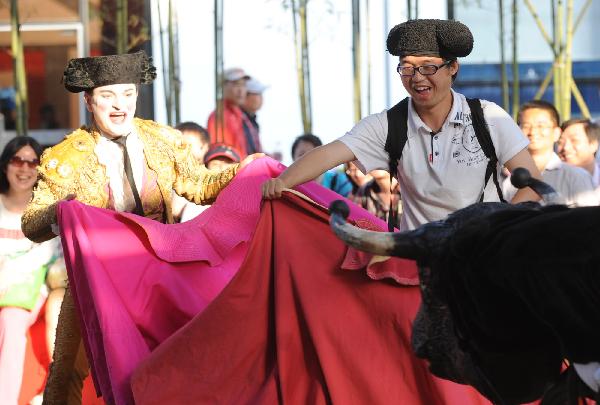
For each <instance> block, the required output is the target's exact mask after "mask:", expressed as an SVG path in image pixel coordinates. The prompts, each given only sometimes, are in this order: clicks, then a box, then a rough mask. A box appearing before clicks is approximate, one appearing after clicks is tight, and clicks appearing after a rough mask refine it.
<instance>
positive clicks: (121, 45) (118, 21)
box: [115, 0, 129, 54]
mask: <svg viewBox="0 0 600 405" xmlns="http://www.w3.org/2000/svg"><path fill="white" fill-rule="evenodd" d="M127 2H128V0H117V7H116V16H115V25H116V35H117V38H116V42H117V44H116V45H117V47H116V48H117V53H119V54H121V53H127V51H128V50H129V24H128V22H129V15H128V10H127V9H128V4H127Z"/></svg>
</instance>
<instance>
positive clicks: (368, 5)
mask: <svg viewBox="0 0 600 405" xmlns="http://www.w3.org/2000/svg"><path fill="white" fill-rule="evenodd" d="M370 10H371V7H370V4H369V0H365V20H366V23H367V100H366V102H367V115H371V17H370Z"/></svg>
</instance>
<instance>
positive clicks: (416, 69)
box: [396, 59, 456, 77]
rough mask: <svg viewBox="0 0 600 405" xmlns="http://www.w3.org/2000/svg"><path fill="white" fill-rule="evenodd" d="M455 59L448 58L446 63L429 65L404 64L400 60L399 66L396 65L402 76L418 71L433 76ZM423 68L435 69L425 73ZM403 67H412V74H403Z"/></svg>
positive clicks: (411, 75)
mask: <svg viewBox="0 0 600 405" xmlns="http://www.w3.org/2000/svg"><path fill="white" fill-rule="evenodd" d="M455 60H456V59H448V60H447V61H445V62H444V63H441V64H439V65H435V64H428V65H421V66H402V62H400V63H398V66H396V72H398V74H399V75H400V77H413V76H414V75H415V74H416V73H417V72H419V74H421V75H423V76H433V75H434V74H436V73H437V72H438V70H440V69H441V68H443V67H446V66H449V65H450V64H451V63H452V62H454V61H455ZM423 68H435V70H434V71H433V72H431V73H424V72H422V71H421V69H423ZM402 69H412V74H410V75H407V74H402V73H401V71H402Z"/></svg>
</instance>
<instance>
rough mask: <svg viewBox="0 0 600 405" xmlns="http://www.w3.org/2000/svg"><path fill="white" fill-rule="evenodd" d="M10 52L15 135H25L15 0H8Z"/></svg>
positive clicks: (22, 60) (21, 58) (23, 80)
mask: <svg viewBox="0 0 600 405" xmlns="http://www.w3.org/2000/svg"><path fill="white" fill-rule="evenodd" d="M10 23H11V52H12V59H13V81H14V83H15V104H16V110H17V119H16V120H17V122H16V130H17V135H19V136H27V126H28V125H27V121H28V111H27V76H26V74H25V55H24V54H23V40H22V39H21V24H20V23H19V9H18V6H17V0H11V1H10Z"/></svg>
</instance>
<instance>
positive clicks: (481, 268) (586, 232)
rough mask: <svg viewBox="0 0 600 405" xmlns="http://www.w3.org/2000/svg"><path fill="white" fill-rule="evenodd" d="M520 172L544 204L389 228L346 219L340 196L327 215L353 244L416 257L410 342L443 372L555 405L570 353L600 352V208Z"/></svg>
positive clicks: (585, 359)
mask: <svg viewBox="0 0 600 405" xmlns="http://www.w3.org/2000/svg"><path fill="white" fill-rule="evenodd" d="M511 180H512V182H513V184H514V185H515V186H516V187H517V188H523V187H531V188H532V189H533V190H534V191H535V192H537V193H538V194H539V195H540V196H541V197H542V198H543V199H544V200H545V201H546V203H547V205H545V206H542V205H540V204H538V203H534V202H527V203H520V204H515V205H511V204H507V203H500V202H483V203H477V204H473V205H471V206H468V207H466V208H463V209H461V210H458V211H456V212H454V213H452V214H451V215H449V216H448V217H447V218H446V219H445V220H441V221H436V222H431V223H428V224H425V225H423V226H421V227H419V228H417V229H415V230H412V231H408V232H395V233H387V232H373V231H367V230H363V229H359V228H357V227H354V226H352V225H350V224H348V223H347V222H346V218H347V216H348V212H349V210H348V206H347V205H346V204H345V203H344V202H342V201H339V200H338V201H334V202H333V203H332V204H331V206H330V212H331V218H330V224H331V228H332V229H333V231H334V232H335V234H336V235H337V236H338V237H339V238H340V239H342V240H343V241H344V242H345V243H346V244H348V245H350V246H352V247H354V248H356V249H359V250H363V251H365V252H369V253H372V254H375V255H383V256H396V257H402V258H406V259H412V260H415V261H416V262H417V265H418V271H419V280H420V288H421V297H422V302H421V306H420V308H419V311H418V313H417V316H416V318H415V321H414V323H413V332H412V348H413V350H414V352H415V353H416V355H417V356H418V357H420V358H423V359H426V360H427V361H428V362H429V367H430V370H431V372H432V373H433V374H434V375H436V376H438V377H441V378H444V379H448V380H451V381H454V382H457V383H460V384H468V385H471V386H473V387H474V388H476V389H477V390H478V391H479V392H480V393H481V394H483V395H484V396H485V397H487V398H488V399H489V400H491V401H492V402H494V403H496V404H519V403H526V402H530V401H533V400H536V399H539V398H540V397H543V396H545V397H546V400H545V401H546V402H544V404H549V403H553V402H552V401H553V400H551V399H548V398H550V396H555V397H556V394H553V392H554V391H553V390H555V391H556V388H555V387H557V386H559V385H560V384H559V382H560V381H561V380H562V378H563V377H562V376H561V368H562V363H563V360H564V359H568V360H569V361H571V362H577V363H589V362H592V361H599V360H600V309H599V308H600V276H599V274H600V272H599V271H597V270H599V269H598V263H600V261H599V259H600V208H599V207H581V208H569V207H567V206H566V205H565V204H564V201H563V200H562V198H561V196H560V195H558V194H557V193H556V192H555V191H554V190H553V189H552V187H550V186H549V185H547V184H545V183H543V182H541V181H539V180H536V179H534V178H532V177H531V176H530V175H529V172H528V171H527V170H525V169H517V170H515V171H514V173H513V174H512V176H511ZM573 374H574V373H573ZM563 375H564V374H563ZM581 385H582V386H583V384H581ZM573 386H574V385H571V386H570V388H569V389H570V390H571V391H573ZM580 394H581V393H580V392H575V393H573V392H571V394H569V395H570V396H571V397H579V395H580ZM561 395H562V394H561ZM565 395H566V394H565ZM559 396H560V395H559ZM560 401H562V399H560ZM556 403H559V402H556ZM560 403H562V404H564V403H565V402H564V401H563V402H560Z"/></svg>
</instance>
